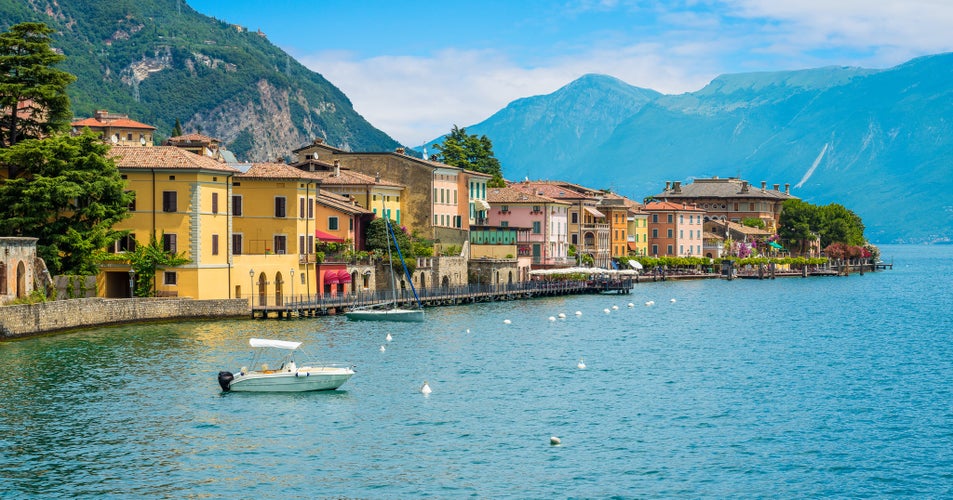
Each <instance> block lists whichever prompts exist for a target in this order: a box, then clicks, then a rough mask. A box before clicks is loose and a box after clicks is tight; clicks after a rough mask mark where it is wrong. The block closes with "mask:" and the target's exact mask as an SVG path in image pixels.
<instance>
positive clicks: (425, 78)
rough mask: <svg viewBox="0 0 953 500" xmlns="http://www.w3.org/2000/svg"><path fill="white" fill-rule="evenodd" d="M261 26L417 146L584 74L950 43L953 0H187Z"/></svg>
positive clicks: (647, 75) (653, 78)
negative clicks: (523, 98)
mask: <svg viewBox="0 0 953 500" xmlns="http://www.w3.org/2000/svg"><path fill="white" fill-rule="evenodd" d="M186 1H187V3H188V4H189V5H190V6H191V7H192V8H194V9H195V10H197V11H198V12H200V13H202V14H205V15H208V16H212V17H215V18H217V19H220V20H223V21H227V22H230V23H233V24H239V25H242V26H245V27H247V28H249V29H251V30H257V29H260V30H261V31H262V32H264V33H265V35H267V37H268V39H269V40H270V41H271V42H272V43H274V44H275V45H277V46H278V47H280V48H282V49H284V50H285V51H286V52H288V53H289V54H291V56H292V57H294V58H295V59H296V60H298V61H299V62H301V63H302V64H304V65H305V66H307V67H308V68H310V69H311V70H313V71H315V72H317V73H320V74H321V75H323V76H324V77H325V78H326V79H327V80H328V81H330V82H331V83H332V84H334V85H335V86H337V87H338V88H339V89H341V90H342V91H343V92H344V93H345V94H346V95H347V96H348V98H350V100H351V103H352V104H353V105H354V108H355V110H357V112H358V113H360V114H361V115H362V116H364V118H365V119H367V120H368V121H369V122H370V123H371V124H372V125H374V126H375V127H377V128H379V129H381V130H383V131H384V132H386V133H387V134H388V135H390V136H391V137H393V138H394V139H396V140H397V141H398V142H400V143H402V144H404V145H406V146H411V147H415V146H419V145H422V144H425V142H426V141H429V140H431V139H434V138H436V137H439V136H440V135H442V134H445V133H448V132H449V131H450V129H451V128H452V127H453V125H459V126H461V127H466V126H469V125H473V124H476V123H479V122H481V121H483V120H485V119H486V118H488V117H489V116H490V115H492V114H493V113H495V112H497V111H499V110H500V109H502V108H504V107H505V106H506V105H507V104H508V103H510V102H511V101H513V100H515V99H519V98H522V97H529V96H534V95H543V94H549V93H551V92H554V91H556V90H557V89H559V88H560V87H562V86H564V85H566V84H568V83H570V82H571V81H573V80H575V79H576V78H579V77H580V76H582V75H585V74H587V73H602V74H607V75H611V76H614V77H616V78H618V79H620V80H623V81H625V82H626V83H628V84H630V85H635V86H637V87H644V88H650V89H653V90H657V91H659V92H662V93H665V94H680V93H684V92H692V91H695V90H699V89H701V88H702V87H704V86H705V85H706V84H707V83H708V82H710V81H711V80H712V79H713V78H715V77H717V76H718V75H721V74H729V73H745V72H753V71H786V70H797V69H806V68H816V67H822V66H860V67H865V68H889V67H892V66H895V65H897V64H901V63H903V62H906V61H907V60H909V59H912V58H914V57H918V56H923V55H930V54H937V53H942V52H950V51H953V36H950V29H951V26H953V1H950V0H672V1H661V0H655V1H652V0H630V1H629V0H556V1H542V0H476V1H475V0H470V1H465V2H460V1H452V0H451V1H443V2H436V1H429V2H428V1H420V0H389V1H388V0H384V1H380V0H364V1H361V0H271V1H268V2H262V1H261V0H186Z"/></svg>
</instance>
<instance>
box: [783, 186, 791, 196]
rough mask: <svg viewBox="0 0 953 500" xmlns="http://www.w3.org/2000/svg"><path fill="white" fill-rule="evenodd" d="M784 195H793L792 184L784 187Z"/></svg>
mask: <svg viewBox="0 0 953 500" xmlns="http://www.w3.org/2000/svg"><path fill="white" fill-rule="evenodd" d="M784 194H791V184H785V185H784Z"/></svg>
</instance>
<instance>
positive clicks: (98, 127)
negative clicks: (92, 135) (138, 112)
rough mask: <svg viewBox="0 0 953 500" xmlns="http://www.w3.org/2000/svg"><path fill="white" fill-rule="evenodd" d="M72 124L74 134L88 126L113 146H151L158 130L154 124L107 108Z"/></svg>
mask: <svg viewBox="0 0 953 500" xmlns="http://www.w3.org/2000/svg"><path fill="white" fill-rule="evenodd" d="M70 126H71V127H72V133H73V134H74V135H75V134H79V133H81V132H82V131H83V129H84V128H88V129H90V130H92V131H93V132H96V133H98V134H99V137H100V138H102V140H104V141H106V142H108V143H110V144H112V145H113V146H139V147H151V146H152V145H153V143H152V141H153V134H154V132H155V130H156V128H155V127H153V126H152V125H146V124H145V123H139V122H137V121H135V120H130V119H129V116H127V115H122V114H118V113H109V112H107V111H106V110H99V111H96V115H95V116H94V117H92V118H85V119H82V120H77V121H75V122H73V123H71V124H70Z"/></svg>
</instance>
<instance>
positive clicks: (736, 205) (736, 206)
mask: <svg viewBox="0 0 953 500" xmlns="http://www.w3.org/2000/svg"><path fill="white" fill-rule="evenodd" d="M737 211H738V204H737V203H735V212H737Z"/></svg>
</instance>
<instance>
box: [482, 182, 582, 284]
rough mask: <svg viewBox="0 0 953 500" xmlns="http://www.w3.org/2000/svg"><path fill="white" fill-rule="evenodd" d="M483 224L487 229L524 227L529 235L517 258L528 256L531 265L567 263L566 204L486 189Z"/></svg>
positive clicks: (506, 189) (507, 189) (516, 192)
mask: <svg viewBox="0 0 953 500" xmlns="http://www.w3.org/2000/svg"><path fill="white" fill-rule="evenodd" d="M488 191H489V192H488V193H487V200H488V202H489V203H490V210H488V211H487V223H488V224H489V225H490V226H502V227H525V228H528V229H529V230H530V231H529V235H528V237H527V240H526V241H525V242H521V243H520V245H519V255H520V256H524V257H530V258H531V259H532V263H533V265H534V266H562V265H568V264H569V263H570V261H569V259H568V257H567V250H568V248H569V244H568V241H569V237H568V234H569V223H568V217H569V216H568V213H569V204H568V203H564V202H561V201H557V200H554V199H552V198H547V197H545V196H539V195H533V194H529V193H524V192H522V191H519V190H516V189H513V188H492V189H489V190H488Z"/></svg>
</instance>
